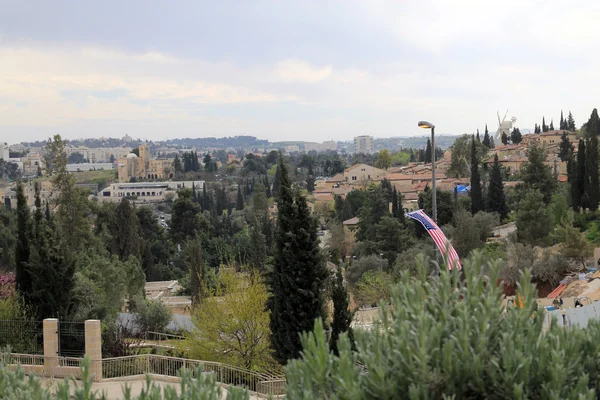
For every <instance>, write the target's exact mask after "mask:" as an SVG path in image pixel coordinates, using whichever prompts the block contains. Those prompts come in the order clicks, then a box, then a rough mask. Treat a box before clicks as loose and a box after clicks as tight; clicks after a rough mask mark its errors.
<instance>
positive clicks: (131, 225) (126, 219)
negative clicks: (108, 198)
mask: <svg viewBox="0 0 600 400" xmlns="http://www.w3.org/2000/svg"><path fill="white" fill-rule="evenodd" d="M110 228H111V229H110V234H111V236H112V240H111V243H110V251H111V253H112V254H115V255H116V256H117V257H119V260H121V261H125V260H127V259H128V258H129V256H133V257H135V258H137V259H138V260H141V247H142V243H141V242H142V240H141V238H140V222H139V220H138V217H137V214H136V212H135V206H134V205H133V204H131V203H130V202H129V200H127V199H123V200H121V201H120V202H119V204H118V205H117V207H116V209H115V215H114V219H113V220H112V224H111V226H110Z"/></svg>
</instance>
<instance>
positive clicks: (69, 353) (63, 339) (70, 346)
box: [58, 321, 85, 358]
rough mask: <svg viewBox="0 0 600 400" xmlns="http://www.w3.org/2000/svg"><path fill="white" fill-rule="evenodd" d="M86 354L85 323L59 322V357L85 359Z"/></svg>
mask: <svg viewBox="0 0 600 400" xmlns="http://www.w3.org/2000/svg"><path fill="white" fill-rule="evenodd" d="M84 354H85V323H84V322H63V321H59V322H58V355H59V356H63V357H79V358H81V357H83V355H84Z"/></svg>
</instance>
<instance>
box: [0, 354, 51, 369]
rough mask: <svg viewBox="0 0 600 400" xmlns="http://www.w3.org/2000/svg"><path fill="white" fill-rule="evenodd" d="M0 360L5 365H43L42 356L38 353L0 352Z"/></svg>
mask: <svg viewBox="0 0 600 400" xmlns="http://www.w3.org/2000/svg"><path fill="white" fill-rule="evenodd" d="M0 362H2V363H3V364H6V365H10V364H20V365H39V366H43V365H44V356H43V355H39V354H19V353H9V354H6V353H0Z"/></svg>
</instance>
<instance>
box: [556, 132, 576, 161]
mask: <svg viewBox="0 0 600 400" xmlns="http://www.w3.org/2000/svg"><path fill="white" fill-rule="evenodd" d="M572 152H573V145H572V144H571V141H570V140H569V135H567V133H566V132H563V134H562V136H561V138H560V145H559V147H558V157H559V158H560V160H561V161H563V162H564V161H568V159H569V157H570V155H571V153H572Z"/></svg>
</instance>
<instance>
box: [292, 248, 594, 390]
mask: <svg viewBox="0 0 600 400" xmlns="http://www.w3.org/2000/svg"><path fill="white" fill-rule="evenodd" d="M485 269H486V270H487V274H482V265H481V264H480V257H473V258H472V260H467V261H465V263H464V269H463V272H462V273H460V272H458V271H451V272H448V273H443V274H441V276H440V278H439V280H437V281H433V280H432V279H431V277H430V276H428V275H427V274H426V272H425V266H424V265H422V264H421V265H419V274H418V276H416V277H414V276H410V275H409V274H408V273H405V274H402V276H401V278H400V282H399V283H398V284H397V285H396V286H395V287H394V288H393V290H392V295H391V306H390V307H382V309H381V320H380V322H378V323H377V324H376V326H375V327H374V329H370V330H365V331H360V332H355V338H356V352H353V351H352V349H351V346H350V342H349V340H348V338H347V336H346V335H342V336H341V338H340V341H339V344H338V348H339V356H336V355H334V354H333V353H332V352H330V350H329V346H328V343H327V340H326V335H325V331H324V329H323V327H322V324H321V322H320V321H317V322H316V324H315V329H314V331H313V332H310V333H305V334H304V335H303V337H302V344H303V346H304V347H303V352H302V356H301V358H300V359H297V360H293V361H290V362H289V363H288V365H287V367H286V377H287V383H288V384H287V396H288V397H289V398H293V399H315V398H320V399H353V400H356V399H394V398H398V396H399V394H401V395H402V396H403V397H402V398H406V399H442V398H447V399H450V398H454V399H492V400H496V399H497V400H500V399H573V400H574V399H589V400H591V399H595V398H596V391H597V389H598V385H599V384H600V374H599V371H600V360H599V359H598V357H597V354H598V351H600V342H598V340H597V339H596V338H597V335H598V334H600V324H598V323H596V322H594V323H592V324H591V325H590V326H589V327H588V329H587V330H582V329H580V328H577V327H573V328H570V329H564V327H560V326H558V325H557V323H556V322H552V323H551V325H550V326H549V327H548V328H547V329H546V328H545V324H547V318H546V317H545V315H544V311H543V310H542V309H537V304H536V302H535V287H534V285H533V284H531V272H530V271H528V270H527V271H525V272H524V274H522V276H521V278H520V281H519V286H518V293H519V295H520V296H521V298H522V299H523V307H522V308H509V309H507V310H505V309H504V308H503V306H502V288H501V287H499V286H497V285H496V282H498V278H499V275H498V273H499V269H500V265H499V264H498V263H497V262H492V263H489V264H488V265H486V266H485ZM461 274H462V276H461ZM540 337H543V340H540ZM363 368H364V369H363ZM365 371H368V372H366V373H365Z"/></svg>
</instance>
